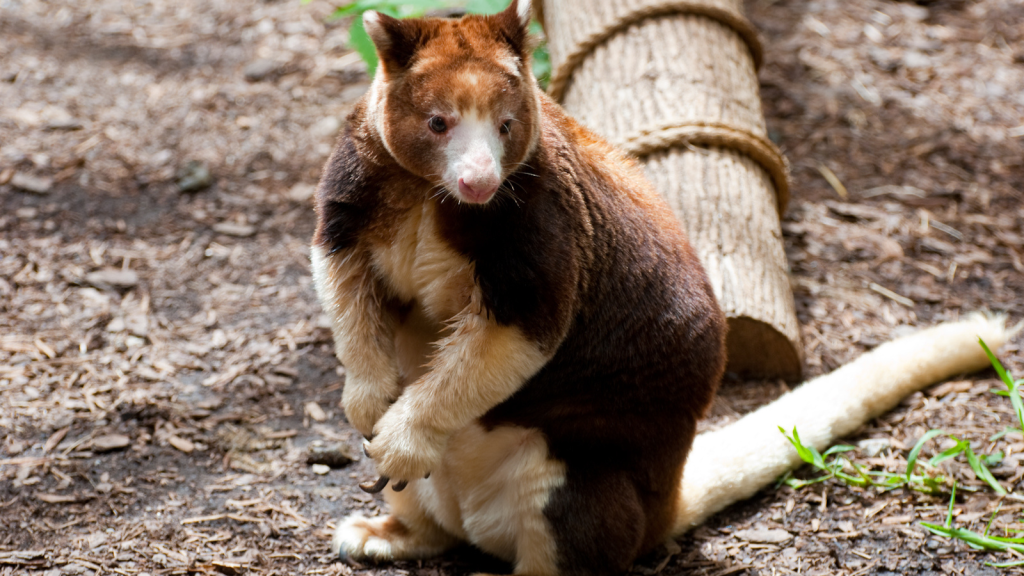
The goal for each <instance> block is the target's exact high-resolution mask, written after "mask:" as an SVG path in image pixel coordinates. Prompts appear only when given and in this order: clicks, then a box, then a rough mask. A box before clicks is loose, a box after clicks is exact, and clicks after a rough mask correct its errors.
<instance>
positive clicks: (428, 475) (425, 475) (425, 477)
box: [423, 472, 430, 480]
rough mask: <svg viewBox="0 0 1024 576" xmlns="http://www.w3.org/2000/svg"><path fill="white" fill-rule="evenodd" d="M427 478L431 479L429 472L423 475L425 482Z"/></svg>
mask: <svg viewBox="0 0 1024 576" xmlns="http://www.w3.org/2000/svg"><path fill="white" fill-rule="evenodd" d="M427 478H430V472H427V473H426V474H424V475H423V479H424V480H426V479H427Z"/></svg>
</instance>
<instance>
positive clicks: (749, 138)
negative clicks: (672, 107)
mask: <svg viewBox="0 0 1024 576" xmlns="http://www.w3.org/2000/svg"><path fill="white" fill-rule="evenodd" d="M613 144H614V145H615V146H617V147H618V148H619V149H620V150H623V151H624V152H626V153H627V154H631V155H633V156H636V157H637V158H642V157H644V156H649V155H651V154H654V153H655V152H660V151H662V150H668V149H670V148H675V147H678V146H720V147H722V148H730V149H733V150H736V151H737V152H740V153H742V154H745V155H747V156H749V157H750V158H751V159H752V160H754V161H755V162H757V163H758V164H760V165H761V167H762V168H764V169H765V171H767V172H768V174H769V176H771V179H772V183H774V184H775V198H776V204H777V208H778V211H779V216H782V214H783V212H785V210H786V204H787V203H788V202H789V170H788V167H789V165H788V163H787V162H786V157H785V156H783V155H782V153H781V152H780V151H779V149H778V148H777V147H776V146H775V145H774V144H772V143H771V141H769V140H766V139H765V138H762V137H761V136H758V135H757V134H754V133H753V132H750V131H749V130H744V129H742V128H737V127H735V126H730V125H728V124H722V123H717V122H685V123H679V124H663V125H660V126H655V127H650V128H644V129H641V130H637V131H635V132H633V133H631V134H628V135H627V136H625V137H624V138H622V139H621V140H618V141H616V142H613Z"/></svg>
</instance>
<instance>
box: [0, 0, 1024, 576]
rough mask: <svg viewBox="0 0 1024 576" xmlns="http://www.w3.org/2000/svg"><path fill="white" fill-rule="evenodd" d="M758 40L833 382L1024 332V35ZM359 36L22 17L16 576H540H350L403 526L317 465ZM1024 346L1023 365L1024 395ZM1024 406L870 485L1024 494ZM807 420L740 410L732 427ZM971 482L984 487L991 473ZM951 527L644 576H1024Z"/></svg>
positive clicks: (341, 29)
mask: <svg viewBox="0 0 1024 576" xmlns="http://www.w3.org/2000/svg"><path fill="white" fill-rule="evenodd" d="M747 10H748V13H749V15H750V17H751V19H752V21H753V22H754V23H755V24H756V25H757V26H758V27H759V28H760V29H761V31H762V33H763V35H764V38H765V42H766V54H767V58H766V64H765V66H764V68H763V70H762V72H761V86H762V94H763V97H764V101H765V109H766V114H767V121H768V126H769V130H770V133H771V136H772V138H773V139H774V140H775V141H776V142H777V143H778V144H779V145H780V146H781V147H782V148H783V149H784V150H785V152H786V154H787V155H788V157H789V158H790V161H791V163H792V168H793V178H794V191H795V192H794V199H793V202H792V204H791V207H790V209H789V212H788V214H787V216H786V219H785V221H784V223H783V232H784V237H785V242H786V248H787V253H788V255H789V260H790V263H791V265H792V271H793V276H792V278H793V287H794V291H795V294H796V300H797V308H798V311H799V315H800V321H801V323H802V325H803V343H804V347H805V353H806V373H807V375H808V376H813V375H816V374H820V373H824V372H828V371H830V370H832V369H834V368H836V367H837V366H840V365H842V364H844V363H846V362H848V361H849V360H851V359H852V358H854V357H856V356H857V355H859V354H860V353H862V352H863V351H865V350H867V349H870V348H871V347H873V346H876V345H877V344H879V343H881V342H884V341H885V340H887V339H890V338H892V337H893V336H897V335H899V334H902V333H904V332H906V331H908V330H910V329H912V327H915V326H926V325H930V324H933V323H936V322H939V321H942V320H947V319H953V318H956V317H958V316H959V315H961V314H965V313H967V312H970V311H974V310H982V309H987V310H994V311H1001V312H1006V313H1008V314H1009V316H1010V318H1011V321H1013V322H1017V321H1020V320H1021V319H1022V318H1024V262H1022V261H1024V208H1022V200H1024V198H1022V192H1024V169H1022V168H1024V165H1022V164H1024V3H1022V2H1021V1H1020V0H978V1H973V2H971V1H966V0H965V1H956V0H940V1H932V2H924V1H922V2H918V3H909V2H894V1H889V0H860V1H858V2H843V1H841V0H814V1H811V0H778V1H773V0H749V1H748V2H747ZM330 11H331V5H330V4H329V3H326V2H322V1H319V0H315V1H313V2H311V3H309V4H301V3H300V2H299V0H279V1H276V0H233V1H228V0H180V1H175V2H171V1H169V0H145V1H130V0H77V1H75V2H71V1H68V0H57V1H49V0H46V1H44V0H0V518H2V519H3V522H2V523H0V575H7V574H47V575H48V576H56V575H58V574H74V575H92V574H97V575H98V574H122V575H135V574H143V573H147V574H150V575H156V574H185V573H209V574H214V573H217V574H266V575H271V574H344V575H346V576H348V575H350V574H352V573H358V574H361V575H362V574H365V575H371V574H387V575H402V576H408V575H410V574H415V575H416V576H434V575H437V574H464V573H470V572H475V571H480V570H508V567H507V566H503V565H502V564H501V563H499V562H496V561H495V560H493V559H489V558H487V557H485V556H483V555H482V554H480V553H478V552H476V551H474V550H472V549H470V548H468V547H467V548H464V549H462V550H458V551H455V552H453V553H451V554H448V555H446V556H445V557H443V558H441V559H439V560H433V561H426V562H416V563H400V564H397V565H394V566H379V567H374V566H348V565H344V564H341V563H338V562H335V561H334V560H333V558H332V557H331V556H330V553H329V550H328V545H329V539H330V531H331V528H332V527H333V522H334V521H335V520H336V519H338V518H340V517H342V516H343V515H344V514H346V513H347V512H349V511H351V510H356V509H359V510H364V511H368V512H370V513H375V512H377V511H378V510H379V508H380V506H381V504H380V502H379V501H378V500H377V499H375V498H372V497H370V496H368V495H366V494H363V493H362V492H361V491H360V490H359V489H358V487H356V483H357V482H358V481H362V480H365V479H368V478H370V476H371V474H372V464H371V463H369V462H367V461H365V459H360V458H359V456H356V459H357V461H356V462H355V463H353V464H351V465H348V466H335V468H333V469H330V470H329V471H326V472H325V469H324V468H322V467H319V466H318V467H314V466H311V465H310V463H309V462H308V454H309V449H310V447H311V446H312V447H326V448H337V446H339V445H340V446H341V448H343V449H347V450H349V451H350V453H351V454H353V455H358V450H357V448H358V437H357V436H358V435H357V434H355V433H354V432H353V431H352V430H351V429H350V428H349V427H348V426H347V424H346V423H345V420H344V417H343V415H342V413H341V410H340V409H339V407H338V402H339V399H340V396H341V387H342V384H343V381H344V378H343V374H344V371H343V369H341V368H339V367H338V366H337V362H336V361H335V360H334V358H333V355H332V352H331V342H330V335H329V332H328V330H327V329H325V327H324V321H323V319H322V318H321V314H320V311H319V308H318V306H317V304H316V301H315V297H314V294H313V290H312V287H311V281H310V273H309V264H308V249H307V244H308V241H309V238H310V236H311V233H312V229H313V213H312V210H311V208H310V201H309V197H310V194H311V193H312V189H313V186H314V184H315V183H316V180H317V176H318V173H319V170H320V167H321V165H322V163H323V162H324V160H325V159H326V157H327V154H328V153H329V151H330V145H331V142H332V140H333V138H334V136H335V134H336V133H337V131H338V129H339V127H340V125H341V119H343V118H344V116H345V114H346V112H347V111H348V110H349V109H350V107H351V106H352V103H353V102H354V101H355V100H356V99H357V98H358V97H359V96H360V95H361V94H362V93H363V92H364V91H365V89H366V86H367V83H368V81H367V78H366V75H365V69H364V67H363V66H362V64H361V63H360V62H359V60H358V59H357V58H355V57H354V55H352V54H351V53H349V52H348V50H347V48H346V47H345V41H346V38H347V32H346V29H347V26H346V24H345V23H344V22H328V21H325V16H326V15H327V14H329V13H330ZM824 174H830V175H833V174H834V180H837V181H838V182H841V185H839V186H832V185H830V184H829V182H828V181H827V179H826V178H825V176H824ZM1020 342H1021V340H1020V339H1019V338H1018V340H1017V341H1016V342H1015V343H1013V344H1011V345H1010V346H1008V347H1007V348H1005V349H1004V350H1003V352H1002V357H1003V359H1004V361H1006V363H1007V364H1008V365H1009V366H1010V367H1011V368H1013V369H1015V370H1016V371H1017V372H1018V374H1020V373H1022V372H1024V353H1022V350H1021V345H1020ZM996 385H997V382H996V380H995V378H994V373H992V372H988V373H982V374H978V375H973V376H967V377H964V378H960V379H956V380H954V381H952V382H948V383H945V384H941V385H939V386H936V387H933V388H932V389H930V390H927V391H925V392H924V393H919V394H916V395H914V396H912V397H910V398H908V399H907V400H906V401H905V402H904V403H903V404H902V405H901V406H900V407H899V408H898V409H897V410H895V411H893V412H892V413H890V414H888V415H886V416H884V417H883V418H881V419H879V420H877V421H875V422H872V423H871V424H869V425H868V426H866V427H864V428H863V429H862V430H861V431H859V433H858V434H856V435H855V436H853V437H851V438H848V439H846V441H847V442H849V443H858V442H862V441H864V440H869V439H878V440H879V442H876V443H874V449H869V446H867V445H866V447H865V448H864V449H863V450H861V452H860V453H858V454H856V455H855V456H854V457H855V458H857V460H858V461H859V462H862V463H865V464H870V465H872V466H873V467H875V468H876V469H882V468H885V469H888V470H891V471H898V470H902V469H903V467H904V466H905V458H906V455H907V451H908V450H909V448H910V447H911V446H913V444H914V442H915V441H916V439H917V438H919V437H920V436H921V435H922V434H923V433H924V432H925V431H926V430H928V429H930V428H938V427H942V428H944V429H946V430H947V431H949V432H953V433H955V434H957V435H959V436H961V437H964V438H969V439H971V440H972V441H974V442H975V448H976V450H978V451H979V452H982V453H985V454H990V453H994V452H996V451H1002V452H1003V453H1004V455H1005V457H1004V458H1003V460H1002V462H1001V464H999V465H998V466H996V467H994V468H993V473H994V474H995V475H996V477H997V478H999V479H1000V480H1001V481H1002V483H1003V484H1004V486H1006V487H1007V488H1010V489H1013V490H1016V491H1021V490H1024V485H1022V483H1021V479H1022V477H1024V467H1022V466H1021V462H1022V460H1024V438H1022V437H1021V436H1020V435H1019V434H1017V435H1014V434H1011V435H1008V436H1006V437H1004V438H1002V439H1000V440H998V441H995V442H991V441H989V440H988V438H989V437H990V436H991V435H992V434H994V433H996V432H998V431H1000V430H1002V429H1003V428H1004V427H1005V426H1007V425H1010V424H1011V423H1013V421H1014V419H1013V418H1014V417H1013V414H1012V411H1011V409H1010V405H1009V401H1008V400H1007V399H1006V398H1001V397H998V396H996V395H994V394H992V393H990V392H989V389H990V388H993V387H995V386H996ZM786 389H787V385H786V384H784V383H781V382H743V381H738V380H736V379H734V378H729V379H727V382H726V384H725V386H724V388H723V390H722V394H721V397H720V399H719V400H718V401H717V403H716V406H715V409H714V413H713V415H712V416H711V418H710V419H709V421H708V422H706V423H705V424H704V426H705V427H709V426H718V425H721V424H724V423H727V422H729V421H731V420H733V419H735V418H736V417H738V416H739V415H741V414H743V413H744V412H747V411H749V410H751V409H752V408H754V407H756V406H758V405H760V404H763V403H765V402H767V401H769V400H770V399H772V398H774V397H775V396H777V395H778V394H780V393H782V392H783V391H784V390H786ZM870 444H871V443H868V445H870ZM940 446H941V444H939V443H936V446H930V447H929V448H928V449H927V450H926V454H929V455H930V454H931V453H933V452H934V451H936V450H938V449H939V447H940ZM879 450H880V451H879ZM318 472H320V473H319V474H318ZM946 472H947V473H948V474H950V475H952V476H953V477H955V478H957V479H958V480H959V481H961V482H962V483H963V484H965V485H972V486H981V483H980V482H979V481H978V480H977V479H976V478H974V476H973V474H972V473H971V472H970V470H969V468H967V466H966V465H963V464H962V463H959V462H955V463H950V464H949V465H948V466H947V469H946ZM800 474H801V475H805V476H807V475H809V474H810V473H809V472H808V471H802V472H800ZM946 504H947V500H946V499H945V498H934V497H929V496H924V495H920V494H917V493H913V492H908V491H904V490H895V491H892V492H887V493H876V492H869V491H864V490H859V489H853V488H848V487H844V486H841V485H838V484H835V483H827V484H819V485H816V486H815V487H813V488H807V489H804V490H800V491H794V490H792V489H789V488H781V489H775V488H769V489H766V490H764V491H762V492H761V493H760V494H759V495H758V496H757V497H755V498H754V499H752V500H750V501H748V502H745V503H742V504H739V505H737V506H734V507H732V508H731V509H729V510H727V511H726V512H724V513H722V514H720V515H718V516H716V517H715V518H714V519H712V520H711V521H710V522H708V523H707V524H706V525H704V526H703V527H701V528H699V529H697V530H696V531H694V532H693V533H691V534H689V535H687V536H686V537H684V538H681V539H680V540H679V542H678V546H677V547H668V548H665V549H662V550H658V551H657V552H655V553H653V554H651V555H650V556H649V557H647V558H645V559H643V560H642V561H641V562H639V563H638V564H637V566H636V567H635V568H634V571H635V572H638V573H641V574H644V575H652V574H659V573H660V574H665V575H667V576H671V575H674V574H701V575H717V576H725V575H729V574H751V575H755V574H756V575H761V576H767V575H772V576H774V575H776V574H809V575H810V574H844V575H849V576H862V575H875V574H877V575H883V574H884V575H896V574H921V575H926V574H927V575H933V574H996V573H1000V572H1007V573H1013V572H1014V570H1019V569H996V568H991V567H986V566H985V564H984V563H985V562H986V561H1008V560H1014V559H1015V558H1014V557H1013V556H1010V555H1008V554H990V553H983V552H978V551H974V550H971V549H969V548H967V547H966V546H965V545H963V544H962V543H955V542H949V541H946V540H943V539H939V538H934V537H932V536H930V535H928V534H927V533H926V532H925V531H924V529H923V528H921V527H920V526H919V525H918V522H919V521H929V520H930V521H941V520H940V519H941V518H942V517H943V516H944V514H945V509H946ZM997 507H998V513H996V514H995V520H994V522H993V524H992V530H993V531H996V532H999V533H1003V531H1005V530H1008V529H1013V528H1024V526H1022V525H1021V521H1020V519H1021V518H1022V516H1024V501H1021V500H1018V499H1013V498H1008V499H1004V500H1003V501H1001V502H999V501H997V499H996V498H995V497H994V495H991V493H990V492H989V491H986V490H980V491H979V492H978V493H975V494H970V495H967V496H966V497H962V498H960V499H958V501H957V505H956V507H955V513H956V515H957V525H958V526H964V527H971V528H973V529H975V530H979V531H980V530H982V529H984V526H985V524H986V523H987V522H988V521H989V519H990V517H991V516H992V512H993V511H996V510H997ZM768 530H776V531H775V532H770V533H768V532H766V531H768ZM778 530H781V531H784V533H780V532H778ZM765 534H768V535H769V536H774V538H772V537H766V536H765Z"/></svg>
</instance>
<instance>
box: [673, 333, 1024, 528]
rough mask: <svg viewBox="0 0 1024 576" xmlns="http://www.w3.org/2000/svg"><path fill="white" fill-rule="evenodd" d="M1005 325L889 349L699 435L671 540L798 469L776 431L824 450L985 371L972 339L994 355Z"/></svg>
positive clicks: (910, 339) (922, 336) (914, 339)
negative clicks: (928, 393) (910, 402)
mask: <svg viewBox="0 0 1024 576" xmlns="http://www.w3.org/2000/svg"><path fill="white" fill-rule="evenodd" d="M1005 324H1006V319H1005V318H1004V317H984V316H982V315H980V314H979V315H973V316H971V317H970V318H969V319H967V320H963V321H959V322H950V323H946V324H940V325H939V326H935V327H933V328H928V329H926V330H922V331H920V332H917V333H916V334H912V335H910V336H906V337H904V338H900V339H898V340H894V341H892V342H888V343H886V344H883V345H882V346H879V347H878V348H876V349H874V350H872V351H871V352H868V353H866V354H864V355H862V356H860V357H859V358H857V359H856V360H854V361H853V362H851V363H849V364H847V365H846V366H843V367H842V368H839V369H838V370H836V371H834V372H832V373H831V374H826V375H824V376H820V377H818V378H815V379H814V380H812V381H810V382H807V383H806V384H803V385H802V386H800V387H799V388H797V389H796V390H795V391H793V392H790V393H788V394H786V395H784V396H782V397H781V398H779V399H778V400H776V401H775V402H772V403H771V404H768V405H767V406H764V407H762V408H760V409H759V410H757V411H755V412H752V413H750V414H748V415H747V416H745V417H743V418H741V419H740V420H739V421H737V422H735V423H733V424H730V425H729V426H726V427H725V428H722V429H721V430H716V431H714V432H708V433H705V434H701V435H700V436H698V437H697V438H696V440H694V443H693V448H692V450H690V455H689V457H688V458H687V462H686V467H685V468H684V470H683V486H682V502H681V505H680V511H679V514H678V516H677V517H676V523H675V530H674V534H675V535H679V534H682V533H684V532H686V531H687V530H689V529H690V528H693V527H694V526H697V525H699V524H700V523H701V522H703V521H704V520H706V519H707V518H708V517H709V516H711V515H712V514H714V513H715V512H718V511H719V510H721V509H723V508H725V507H726V506H728V505H730V504H732V503H733V502H737V501H739V500H743V499H746V498H749V497H751V496H753V495H754V494H755V493H756V492H757V491H758V490H760V489H761V488H763V487H765V486H767V485H768V484H770V483H771V482H773V481H775V480H776V479H778V478H779V476H781V475H782V474H783V473H785V472H786V471H787V470H789V469H791V468H794V467H796V466H797V465H798V464H800V463H801V460H800V458H799V456H797V453H796V450H794V449H793V446H792V445H791V444H790V443H789V441H788V440H786V438H785V437H783V435H782V434H781V433H780V432H779V426H782V427H783V428H785V429H786V430H787V431H789V430H792V429H793V427H794V426H795V427H796V428H797V431H798V432H799V433H800V439H801V441H803V442H804V443H805V444H813V445H814V447H815V448H817V449H818V450H824V449H825V448H826V447H828V446H829V445H830V444H831V443H832V442H834V441H835V440H836V439H837V438H841V437H843V436H845V435H847V434H850V433H852V432H853V431H854V430H856V429H857V428H859V427H860V426H861V425H862V424H864V423H865V422H867V421H868V420H870V419H872V418H875V417H876V416H879V415H881V414H883V413H884V412H886V411H888V410H890V409H892V408H893V407H895V406H896V405H897V404H898V403H899V402H900V400H901V399H903V397H905V396H907V395H908V394H910V393H912V392H915V391H917V390H920V389H922V388H924V387H925V386H928V385H929V384H933V383H935V382H938V381H940V380H943V379H945V378H948V377H950V376H954V375H956V374H962V373H966V372H972V371H976V370H980V369H982V368H984V367H985V366H988V365H989V362H988V359H987V358H986V357H985V353H984V351H983V350H982V349H981V346H979V345H978V337H981V338H982V339H984V340H985V343H986V344H988V346H989V347H990V348H992V349H993V350H995V349H997V348H998V347H1000V346H1002V345H1003V344H1005V343H1006V342H1007V341H1008V340H1009V339H1010V338H1011V337H1012V336H1013V333H1014V332H1015V331H1014V330H1012V329H1008V328H1006V326H1005Z"/></svg>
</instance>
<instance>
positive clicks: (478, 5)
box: [466, 0, 508, 14]
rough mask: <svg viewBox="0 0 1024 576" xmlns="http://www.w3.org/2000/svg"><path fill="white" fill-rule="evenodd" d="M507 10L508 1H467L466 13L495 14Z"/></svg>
mask: <svg viewBox="0 0 1024 576" xmlns="http://www.w3.org/2000/svg"><path fill="white" fill-rule="evenodd" d="M505 8H508V0H469V2H466V12H469V13H470V14H497V13H498V12H501V11H502V10H504V9H505Z"/></svg>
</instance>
